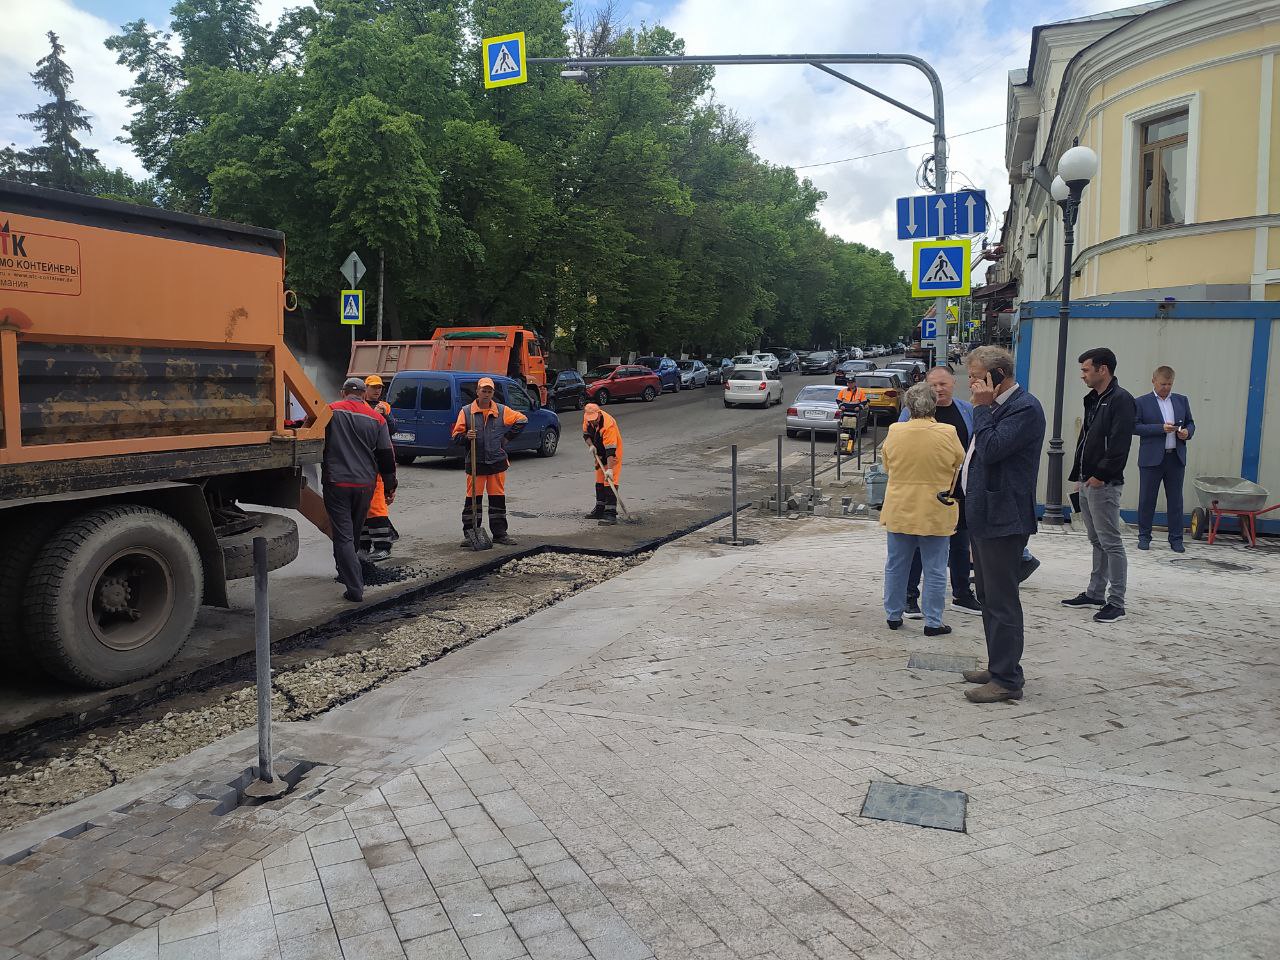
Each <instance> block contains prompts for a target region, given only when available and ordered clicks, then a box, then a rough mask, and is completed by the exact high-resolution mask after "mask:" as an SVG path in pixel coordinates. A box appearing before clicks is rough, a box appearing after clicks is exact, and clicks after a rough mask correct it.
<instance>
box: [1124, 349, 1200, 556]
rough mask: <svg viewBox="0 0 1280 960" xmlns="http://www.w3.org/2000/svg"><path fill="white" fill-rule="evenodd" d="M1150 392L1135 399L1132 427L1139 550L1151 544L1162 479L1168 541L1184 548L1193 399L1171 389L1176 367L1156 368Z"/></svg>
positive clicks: (1177, 549) (1193, 428)
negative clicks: (1184, 489) (1184, 486)
mask: <svg viewBox="0 0 1280 960" xmlns="http://www.w3.org/2000/svg"><path fill="white" fill-rule="evenodd" d="M1151 388H1152V389H1151V392H1150V393H1147V394H1143V395H1142V396H1140V397H1138V399H1137V400H1136V401H1135V403H1136V406H1137V415H1136V416H1135V417H1134V423H1133V432H1134V433H1135V434H1137V436H1138V437H1139V438H1140V439H1139V441H1138V444H1139V445H1138V473H1139V474H1140V476H1141V479H1140V481H1139V483H1140V486H1139V488H1138V549H1139V550H1149V549H1151V521H1152V519H1153V518H1154V517H1155V514H1156V497H1157V496H1159V494H1160V485H1161V484H1164V499H1165V512H1166V513H1167V514H1168V517H1169V546H1170V548H1171V549H1172V550H1173V552H1174V553H1182V552H1183V551H1184V550H1185V549H1186V548H1185V547H1183V545H1182V528H1183V525H1184V523H1185V520H1186V517H1185V516H1184V515H1183V512H1182V482H1183V478H1184V476H1185V475H1186V472H1187V441H1188V440H1190V439H1191V435H1192V434H1193V433H1195V432H1196V422H1195V420H1194V419H1193V418H1192V416H1191V404H1190V403H1189V402H1188V401H1187V398H1186V397H1184V396H1183V395H1182V394H1180V393H1174V392H1173V368H1172V367H1157V368H1156V372H1155V373H1154V374H1152V376H1151Z"/></svg>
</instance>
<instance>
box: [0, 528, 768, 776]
mask: <svg viewBox="0 0 1280 960" xmlns="http://www.w3.org/2000/svg"><path fill="white" fill-rule="evenodd" d="M748 509H750V504H748V505H746V506H744V507H740V508H739V512H741V511H743V510H748ZM728 516H729V511H728V510H724V511H720V512H718V513H715V514H713V515H712V516H710V517H709V518H707V519H705V520H700V521H698V522H697V523H693V524H689V525H686V526H684V527H681V528H680V529H677V530H674V531H671V532H670V533H666V534H663V535H662V536H658V537H652V538H650V539H648V540H643V541H641V542H639V543H637V544H634V545H632V546H630V547H626V548H623V549H616V550H611V549H606V548H593V547H581V546H570V545H563V544H557V543H554V542H551V543H540V544H535V545H533V546H529V547H525V548H523V549H520V550H515V551H513V552H511V553H501V554H498V555H495V556H492V557H488V558H485V559H484V560H482V561H480V562H479V563H476V564H473V565H471V566H469V567H466V568H465V569H463V570H455V571H454V572H452V573H449V574H446V575H444V576H440V577H435V578H432V579H426V580H418V581H408V582H407V583H406V585H405V586H404V587H403V588H401V589H398V590H396V591H394V592H392V593H390V594H388V595H387V596H385V597H380V598H379V599H377V600H375V601H373V602H370V603H367V604H364V605H363V606H359V607H353V608H351V609H348V610H342V611H340V612H338V613H337V614H335V615H334V616H332V617H330V618H329V619H327V620H324V621H322V622H320V623H313V624H310V625H308V626H306V627H304V628H302V629H301V630H298V631H296V632H294V633H291V634H287V635H286V636H283V637H279V638H276V639H274V640H272V642H271V649H272V652H273V654H284V653H290V652H293V651H296V650H299V649H302V648H305V647H308V646H317V645H319V644H320V643H322V642H323V641H324V640H325V639H326V638H327V637H328V636H330V635H332V634H333V633H335V632H338V631H345V630H349V629H351V628H352V627H355V626H357V625H359V624H360V623H361V622H362V621H364V620H366V619H369V618H372V617H377V616H379V615H380V614H382V613H384V612H385V611H387V610H390V609H393V608H395V607H397V606H400V605H402V604H406V603H414V602H417V601H420V600H423V599H425V598H427V597H429V596H432V595H434V594H439V593H445V592H447V591H449V590H452V589H454V588H456V587H458V586H460V585H462V584H463V583H465V582H467V581H468V580H471V579H473V578H475V577H477V576H485V575H487V574H490V573H493V572H494V571H496V570H498V569H500V568H502V567H503V566H505V565H506V564H508V563H511V562H513V561H515V560H521V559H525V558H528V557H536V556H540V555H541V554H544V553H567V554H576V555H581V556H594V557H610V558H627V557H636V556H640V555H642V554H645V553H651V552H653V551H654V550H657V549H658V548H659V547H662V546H663V545H665V544H667V543H670V542H672V541H673V540H678V539H680V538H681V537H685V536H688V535H689V534H691V533H696V532H697V531H699V530H702V529H705V528H707V527H710V526H713V525H715V524H716V523H719V522H720V521H722V520H724V519H726V518H728ZM254 663H255V660H254V653H253V651H252V650H249V651H246V652H244V653H240V654H236V655H234V656H232V657H228V658H227V659H225V660H219V661H218V662H216V663H211V664H209V665H207V666H204V667H201V668H199V669H197V670H194V671H192V672H191V673H188V674H186V675H185V676H182V677H177V678H173V679H169V680H164V681H161V682H159V683H156V684H154V685H149V686H145V687H144V688H143V689H141V690H135V691H132V692H129V693H125V694H121V695H120V696H117V697H112V698H110V699H109V700H107V701H106V702H105V703H104V704H102V705H101V706H99V707H97V708H95V709H94V710H91V711H86V712H78V713H67V714H64V715H62V716H60V717H53V718H49V719H45V720H40V721H37V722H35V723H32V724H29V725H27V726H24V727H19V728H17V729H15V730H12V731H8V732H6V733H5V734H4V742H3V745H2V746H0V760H7V759H14V758H20V757H22V756H24V755H26V754H28V753H29V752H30V751H31V750H33V749H35V748H36V747H38V746H39V745H40V744H41V743H44V742H47V741H49V740H53V739H60V738H65V737H71V736H76V735H78V734H82V733H85V732H87V731H89V730H92V729H94V728H95V727H99V726H102V725H104V724H107V723H111V722H113V721H114V720H117V719H119V718H120V717H121V716H124V715H125V714H126V713H130V712H134V711H137V710H142V709H145V708H147V707H150V706H154V705H155V704H156V703H159V702H161V701H162V700H165V699H167V698H169V697H172V696H174V695H176V694H180V693H185V692H191V691H198V690H200V689H204V688H208V687H211V686H215V685H217V684H220V683H227V682H231V681H234V680H237V679H245V678H247V677H251V676H252V674H253V671H254ZM139 682H140V683H142V684H145V683H147V681H145V680H144V681H139Z"/></svg>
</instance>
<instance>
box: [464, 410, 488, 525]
mask: <svg viewBox="0 0 1280 960" xmlns="http://www.w3.org/2000/svg"><path fill="white" fill-rule="evenodd" d="M474 424H475V417H474V416H471V417H468V418H467V429H469V430H470V429H473V427H474ZM480 521H481V516H480V463H479V461H478V460H477V458H476V438H475V437H472V438H471V529H469V530H468V531H467V543H469V544H471V549H472V550H492V549H493V538H492V537H491V536H489V531H488V530H486V529H485V528H484V527H482V526H481V525H480Z"/></svg>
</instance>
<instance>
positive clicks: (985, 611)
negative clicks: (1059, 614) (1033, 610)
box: [960, 347, 1044, 703]
mask: <svg viewBox="0 0 1280 960" xmlns="http://www.w3.org/2000/svg"><path fill="white" fill-rule="evenodd" d="M968 367H969V398H970V399H971V400H972V401H973V436H972V437H971V438H970V439H969V449H968V452H967V453H966V455H965V461H964V466H963V467H962V468H961V471H960V483H961V486H962V487H963V489H964V496H965V514H966V520H967V521H968V524H969V542H970V544H971V545H972V548H973V569H974V573H975V574H976V575H977V581H978V593H979V594H980V595H982V597H983V603H982V627H983V631H984V632H985V633H986V639H987V669H985V670H966V671H965V672H964V678H965V679H966V680H967V681H969V682H970V683H974V684H978V686H975V687H972V688H970V689H968V690H966V691H965V694H964V695H965V696H966V697H968V698H969V699H970V700H971V701H973V702H974V703H998V702H999V701H1001V700H1020V699H1022V684H1023V677H1022V647H1023V632H1022V598H1021V597H1020V596H1019V595H1018V584H1019V582H1020V581H1021V579H1022V578H1021V569H1022V551H1023V549H1024V548H1025V547H1026V545H1027V538H1028V537H1029V536H1031V534H1033V533H1035V532H1036V480H1037V478H1038V476H1039V472H1040V445H1041V444H1042V443H1043V442H1044V410H1042V409H1041V408H1040V401H1039V400H1037V399H1036V398H1035V397H1033V396H1032V395H1031V394H1029V393H1027V391H1026V390H1025V389H1023V388H1022V387H1021V386H1019V385H1018V384H1017V383H1016V382H1015V381H1014V379H1013V357H1012V356H1011V355H1010V354H1009V352H1008V351H1007V350H1002V349H1000V348H999V347H979V348H978V349H976V350H974V351H972V352H971V353H970V354H969V357H968Z"/></svg>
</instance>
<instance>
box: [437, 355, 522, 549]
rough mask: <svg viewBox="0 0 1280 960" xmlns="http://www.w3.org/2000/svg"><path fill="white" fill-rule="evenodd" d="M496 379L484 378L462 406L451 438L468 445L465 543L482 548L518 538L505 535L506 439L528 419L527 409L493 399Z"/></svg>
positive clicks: (464, 445) (507, 464)
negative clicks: (484, 504) (485, 512)
mask: <svg viewBox="0 0 1280 960" xmlns="http://www.w3.org/2000/svg"><path fill="white" fill-rule="evenodd" d="M493 393H494V386H493V380H491V379H490V378H489V377H481V378H480V380H479V381H478V382H477V383H476V398H475V400H474V401H473V402H472V403H470V404H469V405H468V406H465V407H463V408H462V409H461V410H459V411H458V419H457V421H456V422H455V423H454V425H453V442H454V443H456V444H458V445H459V446H461V447H462V448H463V449H465V450H466V465H467V503H466V506H464V507H463V508H462V534H463V541H462V544H461V545H462V546H463V547H469V548H471V549H472V550H484V549H487V548H488V547H490V546H492V545H493V544H495V543H502V544H506V545H508V546H510V545H513V544H514V543H515V541H514V540H512V539H511V537H509V536H508V535H507V482H506V481H507V467H509V466H510V463H509V462H508V461H507V441H508V440H511V439H513V438H514V437H516V436H517V435H519V433H520V431H522V430H523V429H524V427H525V424H526V423H528V422H529V418H528V417H526V416H525V415H524V414H523V413H519V412H517V411H515V410H512V409H511V408H510V407H508V406H504V405H503V404H501V403H495V402H494V400H493ZM486 493H487V494H488V495H489V529H490V530H492V531H493V539H492V540H491V541H490V539H489V536H488V535H487V534H486V533H485V531H484V523H483V513H482V502H483V500H484V495H485V494H486Z"/></svg>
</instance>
